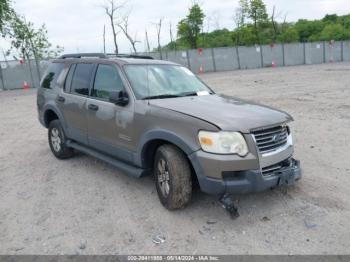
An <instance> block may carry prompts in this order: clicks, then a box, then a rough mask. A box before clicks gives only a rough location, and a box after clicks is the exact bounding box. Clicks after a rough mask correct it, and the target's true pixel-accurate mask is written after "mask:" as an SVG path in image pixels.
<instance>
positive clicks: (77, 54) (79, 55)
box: [58, 53, 153, 59]
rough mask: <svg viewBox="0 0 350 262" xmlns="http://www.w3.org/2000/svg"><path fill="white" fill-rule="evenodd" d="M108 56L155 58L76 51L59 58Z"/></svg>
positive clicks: (141, 56)
mask: <svg viewBox="0 0 350 262" xmlns="http://www.w3.org/2000/svg"><path fill="white" fill-rule="evenodd" d="M84 57H91V58H108V57H117V58H136V59H153V57H151V56H146V55H127V54H103V53H76V54H65V55H62V56H60V57H59V58H58V59H67V58H84Z"/></svg>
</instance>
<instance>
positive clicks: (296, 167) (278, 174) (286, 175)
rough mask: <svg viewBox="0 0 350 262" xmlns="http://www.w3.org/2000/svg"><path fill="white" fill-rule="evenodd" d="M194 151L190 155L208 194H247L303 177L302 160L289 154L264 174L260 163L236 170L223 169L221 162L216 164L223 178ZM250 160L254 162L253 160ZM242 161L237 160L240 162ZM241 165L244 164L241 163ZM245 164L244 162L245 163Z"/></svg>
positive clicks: (200, 182) (290, 183)
mask: <svg viewBox="0 0 350 262" xmlns="http://www.w3.org/2000/svg"><path fill="white" fill-rule="evenodd" d="M196 154H197V153H194V154H192V155H190V160H191V162H192V165H193V167H194V169H195V172H196V174H197V178H198V182H199V184H200V187H201V190H202V191H203V192H205V193H208V194H217V195H220V194H224V193H231V194H246V193H253V192H261V191H265V190H267V189H270V188H273V187H277V186H281V185H292V184H294V182H295V181H297V180H299V179H300V178H301V175H302V172H301V168H300V162H299V161H297V160H295V159H293V158H292V157H291V156H289V157H288V158H287V159H284V161H283V162H284V166H283V167H282V168H281V169H279V170H277V171H275V172H272V173H269V174H265V175H263V174H262V172H261V170H260V168H259V164H258V163H256V165H254V164H253V166H254V168H251V169H250V170H245V169H241V170H244V171H239V170H236V169H235V170H234V171H227V169H223V168H222V167H221V165H220V164H218V165H216V166H215V167H214V168H216V172H220V173H221V174H222V178H216V177H215V178H214V177H211V176H210V173H208V171H207V169H206V168H205V167H203V165H201V161H200V158H198V156H197V155H196ZM245 161H250V164H252V163H253V162H252V161H253V160H245ZM239 162H240V161H238V162H237V164H239ZM231 165H232V166H237V165H235V164H234V161H233V162H231ZM239 165H242V163H241V164H239ZM243 165H244V164H243Z"/></svg>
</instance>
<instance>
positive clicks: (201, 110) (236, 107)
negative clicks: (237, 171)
mask: <svg viewBox="0 0 350 262" xmlns="http://www.w3.org/2000/svg"><path fill="white" fill-rule="evenodd" d="M149 103H150V104H151V105H154V106H158V107H162V108H166V109H170V110H173V111H176V112H180V113H182V114H186V115H189V116H193V117H196V118H199V119H202V120H204V121H206V122H209V123H211V124H213V125H215V126H217V127H219V128H220V129H221V130H225V131H240V132H243V133H249V132H250V130H252V129H256V128H261V127H267V126H272V125H276V124H282V123H285V122H289V121H292V120H293V118H292V117H291V116H290V115H289V114H287V113H286V112H283V111H280V110H277V109H273V108H270V107H267V106H262V105H258V104H255V103H253V102H248V101H244V100H241V99H239V98H235V97H230V96H225V95H205V96H191V97H181V98H169V99H154V100H149Z"/></svg>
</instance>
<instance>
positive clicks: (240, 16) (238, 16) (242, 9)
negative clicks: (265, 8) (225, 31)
mask: <svg viewBox="0 0 350 262" xmlns="http://www.w3.org/2000/svg"><path fill="white" fill-rule="evenodd" d="M248 10H249V3H248V1H247V0H240V1H239V3H238V7H237V8H236V9H235V14H234V16H233V19H234V22H235V24H236V28H237V35H236V45H239V41H240V29H241V27H242V26H244V25H245V22H246V18H247V16H248Z"/></svg>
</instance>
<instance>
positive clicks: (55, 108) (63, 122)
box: [43, 104, 67, 132]
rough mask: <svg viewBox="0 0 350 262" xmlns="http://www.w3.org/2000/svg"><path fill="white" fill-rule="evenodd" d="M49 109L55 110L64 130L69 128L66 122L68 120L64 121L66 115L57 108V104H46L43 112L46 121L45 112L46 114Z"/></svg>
mask: <svg viewBox="0 0 350 262" xmlns="http://www.w3.org/2000/svg"><path fill="white" fill-rule="evenodd" d="M48 110H51V111H53V112H54V113H55V114H56V115H57V117H58V120H60V122H61V125H62V127H63V129H64V131H65V132H66V129H67V127H66V124H65V123H66V122H65V121H64V117H63V115H62V113H61V112H60V110H59V109H58V108H57V106H56V105H53V104H47V105H45V106H44V109H43V112H44V114H43V120H44V121H45V114H46V112H47V111H48Z"/></svg>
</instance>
